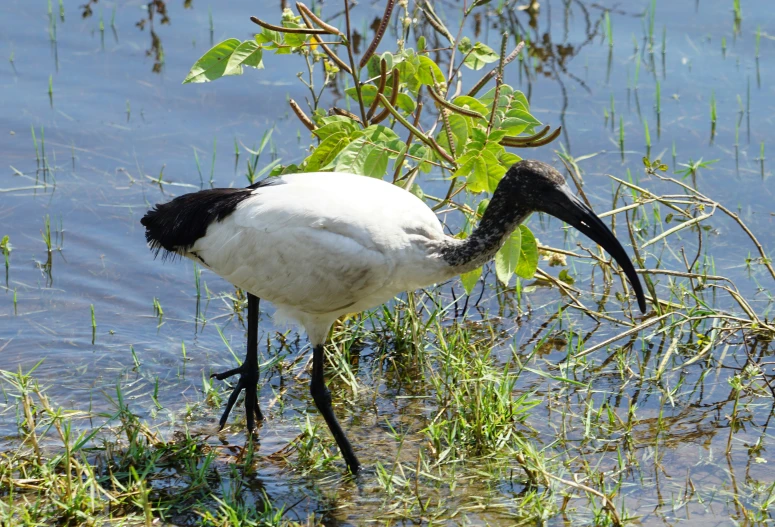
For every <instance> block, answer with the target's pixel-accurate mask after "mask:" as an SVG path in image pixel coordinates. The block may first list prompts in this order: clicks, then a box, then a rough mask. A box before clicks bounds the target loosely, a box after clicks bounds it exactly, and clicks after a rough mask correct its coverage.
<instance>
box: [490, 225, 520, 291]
mask: <svg viewBox="0 0 775 527" xmlns="http://www.w3.org/2000/svg"><path fill="white" fill-rule="evenodd" d="M521 248H522V231H521V230H520V229H516V230H515V231H514V232H512V233H511V235H510V236H509V237H508V238H507V239H506V243H504V244H503V246H502V247H501V248H500V249H498V252H497V253H495V276H497V277H498V280H500V281H501V282H502V283H503V284H504V285H508V283H509V280H511V277H512V276H514V271H515V270H516V269H517V265H518V264H519V259H520V255H521V254H520V253H521Z"/></svg>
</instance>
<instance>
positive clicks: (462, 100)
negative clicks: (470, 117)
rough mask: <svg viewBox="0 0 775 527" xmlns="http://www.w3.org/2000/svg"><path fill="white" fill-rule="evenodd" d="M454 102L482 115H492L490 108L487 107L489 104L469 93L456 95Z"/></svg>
mask: <svg viewBox="0 0 775 527" xmlns="http://www.w3.org/2000/svg"><path fill="white" fill-rule="evenodd" d="M452 103H453V104H455V105H457V106H460V107H462V108H468V109H470V110H473V111H475V112H477V113H480V114H482V115H490V110H489V109H488V108H487V106H485V105H484V104H482V103H481V102H479V101H478V100H476V99H474V98H473V97H469V96H468V95H460V96H458V97H455V100H453V101H452Z"/></svg>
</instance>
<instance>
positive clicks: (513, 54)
mask: <svg viewBox="0 0 775 527" xmlns="http://www.w3.org/2000/svg"><path fill="white" fill-rule="evenodd" d="M524 47H525V42H524V41H523V42H520V43H519V44H517V47H516V48H514V51H512V52H511V53H509V55H508V56H507V57H506V59H505V60H504V61H503V64H504V65H506V64H509V63H511V62H513V61H514V59H516V58H517V57H518V56H519V52H520V51H522V48H524ZM497 74H498V67H495V68H493V69H492V70H491V71H490V72H489V73H485V74H484V76H483V77H482V78H481V79H479V81H478V82H477V83H476V84H475V85H474V87H473V88H471V89H470V90H469V91H468V94H467V95H468V96H469V97H473V96H475V95H476V94H477V93H479V90H481V89H482V88H483V87H484V85H485V84H487V83H488V82H489V80H490V79H492V78H493V77H495V75H497Z"/></svg>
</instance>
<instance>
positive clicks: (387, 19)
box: [348, 0, 396, 68]
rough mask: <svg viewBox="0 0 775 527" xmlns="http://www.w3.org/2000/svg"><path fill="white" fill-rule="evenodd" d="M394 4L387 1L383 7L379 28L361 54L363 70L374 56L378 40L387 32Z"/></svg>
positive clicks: (391, 1) (393, 1)
mask: <svg viewBox="0 0 775 527" xmlns="http://www.w3.org/2000/svg"><path fill="white" fill-rule="evenodd" d="M395 4H396V1H395V0H387V4H386V5H385V13H384V14H383V15H382V20H380V21H379V27H377V33H376V35H374V40H372V41H371V44H369V47H368V48H367V49H366V53H364V54H363V56H362V57H361V62H360V67H361V68H363V67H364V66H365V65H366V63H368V62H369V59H370V58H371V56H372V55H374V52H375V51H376V50H377V46H379V42H380V40H382V37H383V36H384V35H385V31H386V30H387V26H388V22H390V15H391V14H392V13H393V6H394V5H395ZM348 32H349V29H348Z"/></svg>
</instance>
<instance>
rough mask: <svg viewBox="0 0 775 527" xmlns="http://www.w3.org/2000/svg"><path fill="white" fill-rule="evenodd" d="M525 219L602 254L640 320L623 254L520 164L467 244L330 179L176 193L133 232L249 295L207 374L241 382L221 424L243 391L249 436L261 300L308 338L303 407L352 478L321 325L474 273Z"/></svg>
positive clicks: (563, 189)
mask: <svg viewBox="0 0 775 527" xmlns="http://www.w3.org/2000/svg"><path fill="white" fill-rule="evenodd" d="M533 212H544V213H547V214H551V215H552V216H555V217H557V218H559V219H560V220H562V221H564V222H566V223H568V224H569V225H571V226H573V227H575V228H576V229H578V230H579V231H581V232H582V233H583V234H585V235H586V236H588V237H589V238H591V239H592V240H593V241H594V242H596V243H597V244H599V245H600V246H601V247H603V248H604V249H605V250H606V251H608V253H609V254H610V255H611V256H613V258H614V259H615V260H616V261H617V262H618V263H619V265H620V266H621V267H622V269H623V270H624V273H625V274H626V276H627V278H628V279H629V281H630V283H631V284H632V288H633V290H634V291H635V295H636V297H637V300H638V306H639V307H640V310H641V311H644V312H645V310H646V301H645V298H644V296H643V289H642V287H641V284H640V281H639V280H638V276H637V275H636V273H635V269H634V267H633V265H632V263H631V262H630V260H629V258H628V257H627V254H626V253H625V251H624V249H623V248H622V246H621V244H620V243H619V242H618V241H617V240H616V238H615V237H614V235H613V233H611V231H610V230H609V229H608V227H606V225H605V224H604V223H603V222H602V221H601V220H600V219H599V218H598V217H597V216H596V215H595V213H594V212H593V211H592V210H591V209H590V208H589V207H588V206H587V205H585V204H584V203H583V202H582V201H581V200H579V199H578V198H577V197H576V196H575V195H574V194H573V193H572V191H571V190H570V188H569V187H568V185H567V184H566V183H565V180H564V178H563V177H562V175H560V173H559V172H557V171H556V170H555V169H554V168H552V167H551V166H549V165H547V164H545V163H542V162H539V161H529V160H524V161H520V162H519V163H516V164H515V165H513V166H512V167H511V168H510V169H509V170H508V172H507V173H506V174H505V176H504V177H503V179H502V180H501V181H500V183H499V184H498V187H497V189H496V190H495V193H494V194H493V197H492V200H491V201H490V204H489V206H488V207H487V210H486V212H485V213H484V216H483V217H482V219H481V222H480V223H479V225H478V227H477V228H476V229H475V230H474V231H473V233H472V234H471V236H469V237H468V238H466V239H465V240H460V239H457V238H452V237H450V236H447V235H446V234H445V233H444V231H443V230H442V228H441V224H440V223H439V220H438V219H437V218H436V215H435V214H434V213H433V211H431V209H429V208H428V207H427V206H426V205H425V204H424V203H423V202H422V200H420V199H418V198H417V197H416V196H414V195H412V194H410V193H409V192H407V191H406V190H404V189H401V188H399V187H397V186H394V185H392V184H390V183H387V182H385V181H382V180H379V179H374V178H370V177H365V176H358V175H353V174H343V173H336V172H332V173H331V172H325V173H323V172H321V173H307V174H290V175H285V176H281V177H272V178H268V179H265V180H263V181H261V182H259V183H256V184H254V185H251V186H249V187H247V188H216V189H209V190H201V191H199V192H194V193H191V194H185V195H183V196H179V197H177V198H175V199H173V200H172V201H170V202H168V203H165V204H160V205H156V207H155V208H153V209H152V210H151V211H149V212H148V213H147V214H146V215H145V217H143V219H142V224H143V225H144V226H145V228H146V238H147V240H148V243H149V245H150V247H151V249H152V250H155V251H156V253H157V254H158V253H159V251H162V250H163V251H165V253H164V254H165V255H169V254H173V255H182V256H186V257H187V258H190V259H192V260H194V261H196V262H198V263H199V264H201V265H203V266H205V267H207V268H208V269H210V270H212V271H213V272H215V273H216V274H218V275H220V276H222V277H223V278H225V279H226V280H228V281H229V282H231V283H232V284H234V285H235V286H237V287H240V288H242V289H243V290H245V291H247V293H248V343H247V354H246V358H245V362H244V363H243V364H242V366H240V367H239V368H235V369H233V370H229V371H227V372H224V373H220V374H216V375H214V377H216V378H217V379H220V380H222V379H225V378H227V377H231V376H233V375H236V374H239V375H240V378H239V381H238V383H237V385H236V387H235V388H234V390H233V391H232V393H231V396H230V397H229V400H228V402H227V404H226V410H225V411H224V413H223V416H222V417H221V419H220V426H221V427H223V426H224V424H225V423H226V419H227V418H228V416H229V412H230V411H231V409H232V407H233V406H234V403H235V402H236V400H237V396H238V395H239V393H240V391H241V390H243V389H244V390H245V410H246V414H247V426H248V430H249V431H250V432H252V431H253V429H254V426H255V419H258V420H261V419H262V418H263V417H262V414H261V410H260V408H259V404H258V396H257V390H256V384H257V381H258V357H257V353H258V328H257V326H258V299H259V298H263V299H266V300H268V301H270V302H272V303H273V304H274V305H275V307H276V314H275V318H278V316H279V318H281V319H286V320H291V321H295V322H296V323H298V324H300V325H301V326H303V328H304V329H305V330H306V332H307V335H308V336H309V341H310V344H311V346H312V349H313V359H312V380H311V384H310V392H311V394H312V398H313V399H314V401H315V405H316V406H317V408H318V410H319V411H320V413H321V414H323V417H324V418H325V420H326V422H327V423H328V427H329V428H330V430H331V433H332V434H333V436H334V438H335V439H336V443H337V445H338V446H339V450H340V451H341V453H342V456H343V457H344V460H345V462H346V463H347V467H348V468H349V470H350V472H352V473H353V474H355V473H357V472H358V470H359V468H360V463H359V462H358V459H357V457H356V456H355V453H354V452H353V448H352V446H351V445H350V442H349V441H348V439H347V436H346V435H345V433H344V431H343V430H342V427H341V426H340V425H339V423H338V422H337V420H336V416H335V415H334V411H333V409H332V407H331V395H330V393H329V391H328V388H327V387H326V384H325V380H324V378H323V362H324V355H323V345H324V344H325V342H326V339H327V337H328V332H329V330H330V328H331V325H332V324H333V323H334V321H335V320H336V319H337V318H338V317H340V316H342V315H344V314H346V313H356V312H360V311H363V310H364V309H369V308H373V307H375V306H378V305H380V304H382V303H384V302H386V301H388V300H390V299H391V298H393V297H394V296H395V295H397V294H399V293H402V292H404V291H412V290H415V289H418V288H421V287H425V286H428V285H431V284H435V283H439V282H444V281H445V280H449V279H450V278H452V277H454V276H457V275H460V274H462V273H465V272H468V271H472V270H474V269H476V268H478V267H479V266H481V265H482V264H484V263H485V262H487V261H488V260H490V259H491V258H492V257H493V256H494V255H495V253H496V252H497V251H498V249H499V248H500V247H501V246H502V245H503V243H504V242H505V240H506V238H507V237H508V236H509V235H510V234H511V233H512V231H514V229H515V228H517V226H518V225H519V224H520V223H521V222H522V221H524V220H525V219H526V218H527V217H528V216H529V215H530V214H531V213H533Z"/></svg>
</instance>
